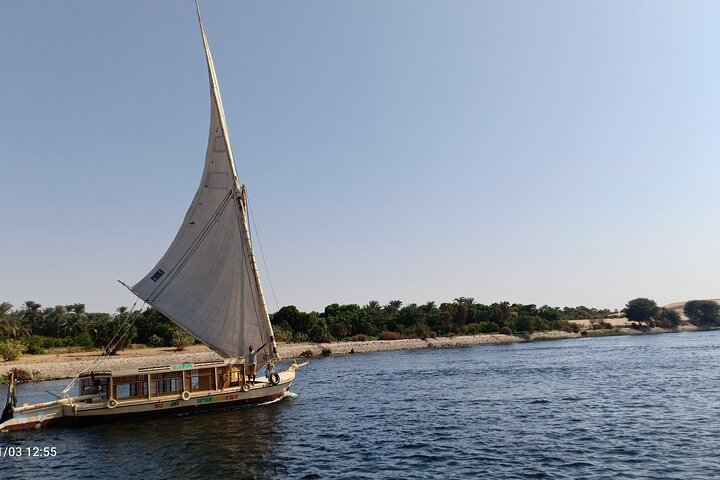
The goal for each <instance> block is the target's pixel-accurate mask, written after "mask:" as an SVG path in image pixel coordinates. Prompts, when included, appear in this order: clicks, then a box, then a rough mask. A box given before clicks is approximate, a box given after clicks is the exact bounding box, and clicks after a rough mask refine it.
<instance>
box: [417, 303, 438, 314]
mask: <svg viewBox="0 0 720 480" xmlns="http://www.w3.org/2000/svg"><path fill="white" fill-rule="evenodd" d="M420 308H421V309H422V310H423V311H424V312H425V313H430V312H432V311H433V310H435V309H436V308H437V306H436V305H435V302H433V301H432V300H430V301H429V302H427V303H425V305H423V306H422V307H420Z"/></svg>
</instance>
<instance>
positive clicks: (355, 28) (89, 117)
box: [0, 0, 720, 312]
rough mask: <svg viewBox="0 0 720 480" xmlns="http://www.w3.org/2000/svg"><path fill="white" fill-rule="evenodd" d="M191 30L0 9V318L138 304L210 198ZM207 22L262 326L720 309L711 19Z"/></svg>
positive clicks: (597, 6) (525, 15) (450, 9)
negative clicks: (333, 311) (412, 316)
mask: <svg viewBox="0 0 720 480" xmlns="http://www.w3.org/2000/svg"><path fill="white" fill-rule="evenodd" d="M194 8H195V7H194V3H193V2H192V1H191V0H165V1H159V0H158V1H153V2H145V1H134V0H128V1H124V2H96V1H90V0H87V1H81V0H77V1H67V2H56V1H23V2H4V3H3V14H2V20H0V21H1V22H2V24H1V26H0V65H1V67H2V81H1V82H0V220H1V222H2V223H0V262H1V263H0V265H2V269H1V270H0V302H1V301H8V302H10V303H12V304H13V305H15V306H16V307H19V306H21V305H22V303H23V302H25V301H26V300H34V301H36V302H38V303H41V304H42V305H46V306H53V305H56V304H62V305H64V304H70V303H76V302H82V303H85V304H86V305H87V309H88V311H105V312H112V311H114V310H115V308H116V307H118V306H120V305H126V306H130V305H132V304H133V302H134V300H135V297H134V296H133V295H132V294H131V293H130V292H128V291H127V290H126V289H125V288H124V287H123V286H121V285H120V284H119V283H117V282H116V280H118V279H120V280H123V281H124V282H126V283H129V284H132V283H135V282H137V281H138V280H140V279H141V278H142V277H143V276H144V275H145V274H146V273H147V272H148V271H149V270H150V269H151V268H152V267H153V266H154V265H155V263H156V262H157V260H158V259H159V258H160V257H161V256H162V254H163V253H164V252H165V249H166V248H167V247H168V246H169V244H170V242H171V241H172V239H173V238H174V236H175V233H176V232H177V229H178V227H179V226H180V223H181V221H182V219H183V216H184V214H185V211H186V210H187V208H188V206H189V204H190V201H191V200H192V197H193V195H194V193H195V190H196V188H197V185H198V183H199V181H200V175H201V173H202V167H203V161H204V154H205V149H206V145H207V136H208V126H209V115H210V97H209V89H208V88H209V87H208V80H207V70H206V66H205V59H204V56H203V50H202V43H201V38H200V34H199V29H198V25H197V19H196V17H195V10H194ZM201 10H202V13H203V20H204V24H205V27H206V32H207V35H208V39H209V42H210V47H211V49H212V52H213V56H214V60H215V65H216V69H217V74H218V79H219V83H220V88H221V91H222V95H223V101H224V104H225V112H226V116H227V120H228V125H229V130H230V132H229V133H230V138H231V141H232V143H233V150H234V153H235V160H236V164H237V169H238V173H239V176H240V180H241V182H243V183H245V184H247V185H248V189H249V198H250V206H251V209H252V212H253V217H254V220H255V225H256V226H257V232H255V233H254V238H255V243H256V251H257V252H256V253H257V254H258V258H259V262H260V269H261V271H262V278H263V281H264V285H265V289H266V295H267V297H268V303H269V308H270V310H271V311H275V310H276V309H277V308H279V307H281V306H283V305H297V306H298V308H300V309H302V310H322V309H323V308H324V307H325V305H327V304H330V303H336V302H337V303H357V304H360V305H363V304H365V303H367V302H368V301H370V300H378V301H380V302H381V303H386V302H388V301H390V300H393V299H399V300H402V301H403V302H405V303H406V304H407V303H424V302H426V301H429V300H434V301H436V302H438V303H440V302H446V301H452V299H453V298H455V297H459V296H465V297H473V298H474V299H475V301H477V302H482V303H492V302H500V301H509V302H511V303H515V302H517V303H535V304H537V305H543V304H548V305H552V306H576V305H586V306H590V307H597V308H610V309H615V308H618V309H619V308H622V307H623V306H624V304H625V303H626V302H627V301H628V300H630V299H632V298H635V297H641V296H642V297H649V298H652V299H654V300H656V301H657V302H658V304H660V305H664V304H667V303H670V302H675V301H683V300H690V299H704V298H717V297H720V287H718V286H717V275H718V272H719V271H720V256H719V255H718V254H717V252H716V248H717V246H718V245H720V222H718V221H717V212H718V207H720V189H719V188H718V179H719V178H720V162H718V159H720V135H718V132H720V67H719V64H720V52H719V51H718V50H720V48H719V47H720V34H719V33H718V30H717V25H719V24H720V4H718V3H717V2H710V1H708V2H702V1H690V2H673V1H633V2H624V1H584V2H572V1H551V0H550V1H545V2H536V1H530V0H528V1H523V0H510V1H481V0H469V1H464V0H393V1H389V2H388V1H378V0H363V1H359V0H348V1H342V2H338V1H335V0H308V1H303V2H290V1H269V2H248V1H229V0H227V1H221V0H206V1H203V2H202V3H201ZM258 239H259V242H260V245H261V246H262V251H261V252H260V251H258V250H260V249H259V248H258ZM263 257H264V259H265V261H263ZM271 287H272V288H271Z"/></svg>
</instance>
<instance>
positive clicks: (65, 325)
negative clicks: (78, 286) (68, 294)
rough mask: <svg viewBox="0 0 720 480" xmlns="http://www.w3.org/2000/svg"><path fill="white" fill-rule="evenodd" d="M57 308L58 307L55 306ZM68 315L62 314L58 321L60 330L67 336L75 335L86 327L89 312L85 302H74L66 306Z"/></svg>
mask: <svg viewBox="0 0 720 480" xmlns="http://www.w3.org/2000/svg"><path fill="white" fill-rule="evenodd" d="M55 308H56V309H57V307H55ZM65 312H66V314H67V315H64V316H62V318H61V319H60V321H59V322H58V331H59V332H60V334H62V335H63V336H66V337H74V336H75V335H77V334H79V333H80V332H82V331H83V330H84V329H85V324H86V323H87V318H88V317H87V313H85V304H84V303H73V304H71V305H66V306H65Z"/></svg>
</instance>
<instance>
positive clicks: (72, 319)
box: [0, 297, 720, 353]
mask: <svg viewBox="0 0 720 480" xmlns="http://www.w3.org/2000/svg"><path fill="white" fill-rule="evenodd" d="M622 313H624V314H625V315H626V316H627V318H628V320H630V321H632V322H636V323H638V324H639V325H648V326H660V327H666V328H674V327H676V326H677V325H678V324H679V323H680V315H679V314H678V313H677V312H676V311H674V310H670V309H666V308H661V307H659V306H658V305H657V304H656V303H655V302H654V301H653V300H650V299H647V298H636V299H633V300H630V301H629V302H628V303H627V305H626V306H625V309H624V310H623V311H622ZM684 313H685V315H686V316H687V317H688V319H689V320H690V322H691V323H693V324H695V325H698V326H700V327H714V326H720V306H718V304H716V303H715V302H713V301H709V300H707V301H706V300H694V301H691V302H688V303H687V304H686V306H685V310H684ZM612 315H617V312H616V311H615V312H613V311H610V310H608V309H596V308H588V307H585V306H578V307H564V308H560V307H551V306H548V305H543V306H541V307H538V306H537V305H534V304H528V305H525V304H520V303H512V304H511V303H509V302H497V303H492V304H489V305H485V304H482V303H476V302H475V300H474V299H473V298H472V297H457V298H455V299H454V300H453V301H452V302H447V303H441V304H439V305H438V304H437V303H436V302H433V301H430V302H427V303H425V304H422V305H418V304H415V303H410V304H407V305H404V304H403V303H402V302H401V301H400V300H392V301H390V302H388V303H387V304H385V305H383V304H381V303H380V302H378V301H376V300H371V301H369V302H368V303H367V304H366V305H363V306H360V305H358V304H345V305H340V304H337V303H333V304H331V305H328V306H327V307H325V309H324V311H322V312H314V311H313V312H303V311H300V310H299V309H298V308H297V307H295V306H293V305H289V306H285V307H282V308H281V309H280V310H278V311H277V312H275V313H274V314H272V315H271V316H270V317H271V321H272V323H273V326H274V330H275V334H276V337H277V339H278V340H279V341H287V342H301V341H313V342H329V341H335V340H348V339H356V340H365V339H398V338H427V337H435V336H445V335H475V334H480V333H504V334H512V333H530V332H533V331H548V330H566V331H571V330H575V331H577V329H578V327H577V326H576V325H575V324H571V323H569V321H570V320H579V319H603V318H607V317H609V316H612ZM120 330H127V333H126V334H125V335H124V337H123V342H121V343H119V344H118V345H116V346H115V350H119V349H122V348H124V347H125V346H126V345H128V344H130V343H138V344H144V345H148V346H155V347H163V346H165V347H170V346H173V347H176V348H182V347H184V346H187V345H189V344H191V343H193V342H195V341H196V340H195V339H194V337H192V336H191V335H190V334H188V333H187V332H185V331H184V330H183V329H181V328H179V327H177V326H176V325H174V324H173V323H172V322H171V321H170V320H168V319H167V318H166V317H165V316H164V315H163V314H162V313H160V312H158V311H157V310H155V309H153V308H149V309H146V310H144V311H140V312H130V311H129V310H128V309H127V308H126V307H118V308H117V310H116V311H115V312H114V313H113V314H109V313H88V312H87V311H86V308H85V304H82V303H74V304H68V305H57V306H54V307H43V306H42V305H40V304H39V303H37V302H34V301H32V300H28V301H26V302H25V303H24V304H23V305H22V306H21V307H20V308H17V309H14V308H13V306H12V305H11V304H10V303H8V302H3V303H0V340H2V339H12V340H15V341H17V342H19V343H20V344H22V349H23V350H25V351H27V352H28V353H43V352H44V351H46V350H47V349H49V348H53V347H79V348H84V349H94V348H104V347H106V346H107V345H108V344H109V343H110V342H111V340H112V339H113V337H114V336H115V335H116V333H117V332H118V331H120ZM111 353H113V352H111Z"/></svg>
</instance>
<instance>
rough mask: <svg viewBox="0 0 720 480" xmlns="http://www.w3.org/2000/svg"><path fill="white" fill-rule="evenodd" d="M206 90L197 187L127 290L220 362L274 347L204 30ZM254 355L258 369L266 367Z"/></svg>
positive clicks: (272, 355)
mask: <svg viewBox="0 0 720 480" xmlns="http://www.w3.org/2000/svg"><path fill="white" fill-rule="evenodd" d="M198 21H199V22H200V29H201V33H202V38H203V45H204V46H205V54H206V58H207V64H208V72H209V76H210V89H211V117H210V138H209V141H208V147H207V153H206V155H205V168H204V170H203V175H202V179H201V181H200V186H199V187H198V190H197V193H196V194H195V198H194V199H193V202H192V204H191V205H190V208H189V209H188V212H187V214H186V215H185V220H184V221H183V224H182V226H181V227H180V230H179V231H178V233H177V235H176V236H175V240H174V241H173V242H172V244H171V245H170V248H168V250H167V252H166V253H165V255H164V256H163V257H162V259H161V260H160V261H159V262H158V263H157V265H156V266H155V267H154V268H153V269H152V270H151V271H150V272H149V273H148V274H147V275H146V276H145V277H144V278H143V279H142V280H140V281H139V282H138V283H136V284H135V285H133V286H132V287H130V289H131V290H132V291H133V292H134V293H135V294H136V295H137V296H138V297H140V298H142V299H143V300H145V301H146V302H147V303H148V304H150V305H152V306H153V307H155V308H156V309H158V310H160V311H161V312H162V313H163V314H165V315H166V316H167V317H168V318H170V319H171V320H173V321H174V322H176V323H177V324H179V325H181V326H182V327H184V328H186V329H187V330H189V331H190V332H192V333H193V334H194V335H195V336H196V337H197V338H199V339H200V340H201V341H202V342H203V343H205V344H207V345H208V346H210V347H211V348H212V349H213V350H215V351H216V352H218V353H219V354H221V355H223V356H225V357H235V356H242V355H244V354H246V353H247V351H248V348H249V347H250V346H252V347H253V348H255V349H257V348H258V347H260V346H262V345H263V344H267V345H268V346H267V351H268V352H269V354H270V355H269V357H268V358H272V359H274V358H277V348H276V344H275V341H274V338H273V333H272V326H271V325H270V320H269V317H268V313H267V307H266V305H265V300H264V296H263V293H262V286H261V284H260V278H259V276H258V272H257V266H256V263H255V257H254V255H253V252H252V245H251V243H250V235H249V231H248V226H247V215H246V211H245V208H246V206H245V198H244V190H243V188H241V187H240V183H239V181H238V178H237V173H236V171H235V163H234V160H233V155H232V150H231V148H230V140H229V137H228V133H227V126H226V122H225V114H224V111H223V107H222V100H221V98H220V90H219V88H218V84H217V77H216V75H215V67H214V65H213V61H212V55H211V54H210V48H209V46H208V43H207V39H206V37H205V31H204V29H203V26H202V20H201V19H200V12H199V9H198ZM263 363H264V362H263V359H262V355H258V364H259V365H258V366H261V364H263Z"/></svg>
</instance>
